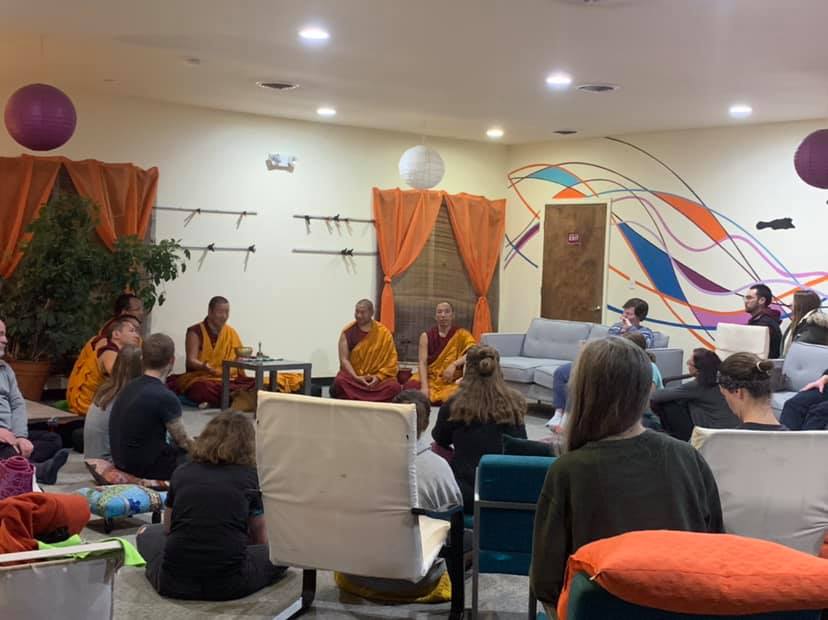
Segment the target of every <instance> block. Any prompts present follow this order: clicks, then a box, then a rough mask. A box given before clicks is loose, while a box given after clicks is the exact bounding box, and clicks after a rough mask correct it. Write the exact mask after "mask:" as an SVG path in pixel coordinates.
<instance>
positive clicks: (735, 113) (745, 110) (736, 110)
mask: <svg viewBox="0 0 828 620" xmlns="http://www.w3.org/2000/svg"><path fill="white" fill-rule="evenodd" d="M728 111H729V113H730V117H731V118H747V117H748V116H750V115H751V114H753V108H751V107H750V106H749V105H747V104H746V103H734V104H733V105H732V106H730V110H728Z"/></svg>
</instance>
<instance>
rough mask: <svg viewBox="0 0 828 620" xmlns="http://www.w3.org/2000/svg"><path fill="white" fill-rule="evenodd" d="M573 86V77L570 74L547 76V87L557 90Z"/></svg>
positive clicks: (551, 74)
mask: <svg viewBox="0 0 828 620" xmlns="http://www.w3.org/2000/svg"><path fill="white" fill-rule="evenodd" d="M570 84H572V76H571V75H569V74H568V73H550V74H549V75H547V76H546V85H547V86H549V87H551V88H555V89H561V90H562V89H564V88H568V87H569V85H570Z"/></svg>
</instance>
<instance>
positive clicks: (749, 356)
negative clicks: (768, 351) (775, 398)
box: [719, 353, 788, 431]
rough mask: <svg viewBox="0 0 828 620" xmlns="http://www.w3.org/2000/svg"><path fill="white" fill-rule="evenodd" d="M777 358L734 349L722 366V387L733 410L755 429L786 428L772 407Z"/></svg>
mask: <svg viewBox="0 0 828 620" xmlns="http://www.w3.org/2000/svg"><path fill="white" fill-rule="evenodd" d="M772 370H773V362H770V361H768V360H763V359H761V358H759V357H757V356H756V355H754V354H753V353H734V354H733V355H731V356H730V357H728V358H727V359H726V360H725V361H723V362H722V365H721V366H720V367H719V389H720V390H721V391H722V396H724V397H725V400H726V401H727V404H728V405H729V406H730V409H731V411H733V413H735V414H736V417H738V418H739V419H740V420H741V421H742V423H741V424H740V425H739V426H738V427H737V428H741V429H745V430H751V431H786V430H788V429H787V428H786V427H785V426H783V425H782V424H780V423H779V421H778V420H777V419H776V416H774V415H773V408H772V407H771V371H772Z"/></svg>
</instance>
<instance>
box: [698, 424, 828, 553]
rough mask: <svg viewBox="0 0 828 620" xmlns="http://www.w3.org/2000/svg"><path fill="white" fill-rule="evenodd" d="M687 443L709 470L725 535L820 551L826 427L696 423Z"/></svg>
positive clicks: (826, 507) (827, 527)
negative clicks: (724, 426)
mask: <svg viewBox="0 0 828 620" xmlns="http://www.w3.org/2000/svg"><path fill="white" fill-rule="evenodd" d="M691 443H692V444H693V446H694V447H695V448H696V449H697V450H698V451H699V452H701V454H702V456H703V457H704V459H705V460H706V461H707V463H708V464H709V465H710V468H711V469H712V470H713V475H714V476H715V478H716V484H717V485H718V487H719V497H720V498H721V501H722V511H723V513H724V524H725V529H726V530H727V532H728V533H729V534H738V535H740V536H750V537H753V538H762V539H764V540H771V541H774V542H778V543H780V544H783V545H786V546H788V547H792V548H793V549H798V550H800V551H804V552H805V553H810V554H811V555H819V551H820V549H821V547H822V543H823V541H824V540H825V536H826V533H828V482H826V478H825V475H826V473H825V472H827V471H828V431H747V430H724V429H722V430H719V429H715V430H714V429H709V428H699V427H696V428H695V430H694V431H693V437H692V439H691Z"/></svg>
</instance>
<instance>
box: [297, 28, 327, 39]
mask: <svg viewBox="0 0 828 620" xmlns="http://www.w3.org/2000/svg"><path fill="white" fill-rule="evenodd" d="M299 36H300V37H301V38H303V39H304V40H305V41H327V40H328V39H330V38H331V35H330V33H329V32H328V31H327V30H325V29H324V28H320V27H319V26H305V27H304V28H302V30H300V31H299Z"/></svg>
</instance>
